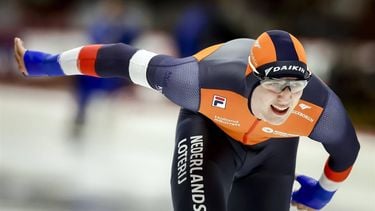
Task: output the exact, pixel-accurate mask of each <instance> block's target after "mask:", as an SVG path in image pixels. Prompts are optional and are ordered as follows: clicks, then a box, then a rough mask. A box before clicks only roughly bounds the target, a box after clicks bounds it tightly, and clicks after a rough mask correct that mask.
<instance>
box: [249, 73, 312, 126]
mask: <svg viewBox="0 0 375 211" xmlns="http://www.w3.org/2000/svg"><path fill="white" fill-rule="evenodd" d="M282 80H290V81H291V84H289V86H285V87H283V86H281V89H279V90H277V87H279V88H280V84H274V86H276V88H275V87H274V89H272V84H268V85H269V86H270V87H267V86H264V85H262V84H261V85H259V86H257V87H256V88H255V89H254V91H253V94H252V96H251V110H252V112H253V114H254V115H255V116H256V117H257V118H258V119H261V120H263V121H266V122H268V123H270V124H272V125H281V124H283V123H284V122H285V121H286V120H287V119H288V117H289V115H290V114H291V113H292V111H293V109H294V107H296V105H297V104H298V101H299V100H300V98H301V96H302V92H303V88H304V87H305V86H306V85H305V86H304V87H303V88H301V89H298V88H297V89H296V88H295V87H292V86H293V85H292V84H293V83H294V82H293V80H294V79H293V78H283V79H282Z"/></svg>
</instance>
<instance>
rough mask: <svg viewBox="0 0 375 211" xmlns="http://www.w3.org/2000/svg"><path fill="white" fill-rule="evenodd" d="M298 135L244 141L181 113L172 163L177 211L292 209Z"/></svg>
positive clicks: (195, 116) (202, 119) (191, 114)
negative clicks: (245, 142) (254, 141)
mask: <svg viewBox="0 0 375 211" xmlns="http://www.w3.org/2000/svg"><path fill="white" fill-rule="evenodd" d="M297 147H298V138H288V139H285V138H284V139H281V138H280V139H269V140H267V141H265V142H262V143H260V144H257V145H253V146H246V145H243V144H241V143H239V142H237V141H235V140H233V139H232V138H230V137H229V136H228V135H226V134H225V133H224V132H223V131H221V130H220V129H219V128H218V127H217V126H216V125H215V124H214V123H213V122H212V121H211V120H209V119H207V118H206V117H204V116H202V115H201V114H199V113H195V112H191V111H188V110H186V109H182V110H181V111H180V115H179V120H178V123H177V131H176V145H175V149H174V157H173V164H172V176H171V188H172V199H173V207H174V210H175V211H275V210H278V211H288V210H289V207H290V197H291V192H292V186H293V181H294V171H295V163H296V154H297Z"/></svg>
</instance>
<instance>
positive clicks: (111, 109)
mask: <svg viewBox="0 0 375 211" xmlns="http://www.w3.org/2000/svg"><path fill="white" fill-rule="evenodd" d="M136 93H137V95H136V97H131V96H126V95H124V96H118V97H117V98H112V99H109V98H106V97H104V96H98V97H97V98H96V99H95V100H94V101H93V103H92V104H91V106H90V108H89V118H88V121H87V125H86V127H85V128H84V129H83V133H82V137H81V139H74V138H72V136H71V127H72V124H71V122H72V118H73V114H74V112H75V110H76V107H75V104H74V101H73V97H72V94H71V93H70V92H69V91H65V90H47V89H45V90H43V89H28V88H16V87H11V86H0V210H1V211H119V210H126V211H168V210H172V207H171V197H170V190H169V175H170V165H171V159H172V153H173V151H172V149H173V145H174V130H175V123H176V120H177V114H178V107H177V106H174V105H173V104H171V103H169V102H168V101H167V100H165V99H164V98H163V97H161V95H159V94H157V93H155V92H154V91H151V90H146V89H136ZM359 139H360V142H361V151H360V154H359V158H358V160H357V163H356V165H355V166H354V168H353V171H352V174H351V175H350V177H349V179H348V180H347V181H346V182H345V183H344V184H343V185H342V187H341V189H340V190H339V191H338V192H337V194H336V195H335V197H334V199H333V201H332V203H330V204H329V205H328V206H327V207H326V208H325V209H324V210H327V211H375V167H374V163H375V135H374V134H368V133H359ZM326 158H327V154H326V153H325V151H324V149H323V147H322V146H321V145H320V144H317V143H315V142H313V141H311V140H309V139H307V138H303V139H302V140H301V141H300V147H299V152H298V160H297V173H303V174H307V175H310V176H313V177H315V178H319V177H320V175H321V173H322V169H323V164H324V162H325V160H326ZM270 203H272V202H270ZM292 210H293V209H292Z"/></svg>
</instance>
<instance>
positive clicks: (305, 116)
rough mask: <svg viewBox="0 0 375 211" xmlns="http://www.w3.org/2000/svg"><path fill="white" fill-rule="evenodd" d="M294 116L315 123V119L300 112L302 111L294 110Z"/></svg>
mask: <svg viewBox="0 0 375 211" xmlns="http://www.w3.org/2000/svg"><path fill="white" fill-rule="evenodd" d="M292 114H295V115H298V116H300V117H302V118H304V119H306V120H307V121H309V122H314V119H313V118H311V117H310V116H309V115H306V114H304V113H302V112H300V111H296V110H293V111H292Z"/></svg>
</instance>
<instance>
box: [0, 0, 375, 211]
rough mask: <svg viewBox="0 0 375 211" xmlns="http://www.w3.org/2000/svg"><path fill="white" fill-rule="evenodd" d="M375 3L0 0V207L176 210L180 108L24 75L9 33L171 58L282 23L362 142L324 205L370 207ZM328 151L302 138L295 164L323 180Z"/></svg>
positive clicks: (38, 42)
mask: <svg viewBox="0 0 375 211" xmlns="http://www.w3.org/2000/svg"><path fill="white" fill-rule="evenodd" d="M374 11H375V1H373V0H356V1H352V0H325V1H323V0H322V1H319V0H303V1H300V0H295V1H291V0H289V1H287V0H277V1H276V0H267V1H265V0H230V1H229V0H205V1H189V2H184V1H172V0H159V1H152V0H106V1H104V0H103V1H100V0H90V1H89V0H80V1H79V0H65V1H58V0H14V1H10V0H9V1H6V0H0V210H1V211H3V210H4V211H44V210H46V211H47V210H48V211H68V210H69V211H104V210H106V211H117V210H129V211H148V210H150V211H151V210H153V211H154V210H161V211H164V210H172V206H171V196H170V190H169V175H170V164H171V159H172V153H173V151H172V150H173V145H174V130H175V123H176V121H177V115H178V107H177V106H175V105H173V104H172V103H170V102H169V101H167V100H166V99H165V98H164V97H163V96H162V95H160V94H158V93H157V92H154V91H152V90H147V89H145V88H140V87H135V86H133V85H131V84H130V83H129V81H126V80H123V79H98V78H92V77H85V76H73V77H56V78H24V77H22V76H21V75H20V74H19V73H18V72H17V67H16V63H15V61H14V59H13V38H14V37H15V36H19V37H21V38H22V39H23V40H24V42H25V47H26V48H28V49H34V50H41V51H47V52H50V53H59V52H62V51H65V50H68V49H71V48H74V47H78V46H81V45H85V44H89V43H117V42H123V43H127V44H131V45H133V46H135V47H138V48H143V49H147V50H150V51H154V52H157V53H162V54H168V55H173V56H176V57H184V56H189V55H192V54H194V53H196V52H197V51H199V50H200V49H203V48H205V47H208V46H210V45H212V44H216V43H220V42H225V41H228V40H231V39H235V38H241V37H248V38H256V37H257V36H258V35H259V34H261V33H262V32H263V31H265V30H269V29H282V30H286V31H289V32H290V33H292V34H294V35H295V36H296V37H298V38H299V39H300V40H301V41H302V43H303V44H304V46H305V49H306V51H307V55H308V64H309V67H310V69H312V71H313V72H314V73H316V74H317V75H319V76H320V77H321V78H322V79H323V80H324V81H325V82H326V83H327V84H328V85H329V86H330V87H331V88H332V89H333V90H334V91H335V92H336V93H337V95H338V96H339V97H340V98H341V100H342V101H343V103H344V105H345V107H346V108H347V110H348V112H349V115H350V117H351V119H352V120H353V122H354V125H355V127H356V129H357V131H358V136H359V139H360V142H361V145H362V148H361V152H360V155H359V158H358V161H357V164H356V165H355V167H354V169H353V173H352V174H351V176H350V177H349V179H348V180H347V181H346V182H345V184H344V185H343V186H342V188H341V190H339V191H338V193H337V194H336V195H335V199H334V200H333V202H332V203H331V204H329V205H328V206H327V208H326V209H325V210H332V211H333V210H343V211H346V210H361V211H372V210H375V202H374V201H375V180H374V178H375V169H374V167H373V164H371V163H374V162H375V156H374V153H375V109H374V108H375V85H374V82H375V68H374V67H375V56H374V55H375V27H373V22H374V20H375V13H374ZM326 157H327V154H326V153H325V151H324V149H323V148H322V147H321V146H320V145H319V144H316V143H314V142H312V141H311V140H309V139H307V138H302V139H301V143H300V148H299V153H298V160H297V172H299V173H306V174H309V175H311V176H314V177H315V178H319V176H320V174H321V172H322V169H323V164H324V161H325V159H326Z"/></svg>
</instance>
